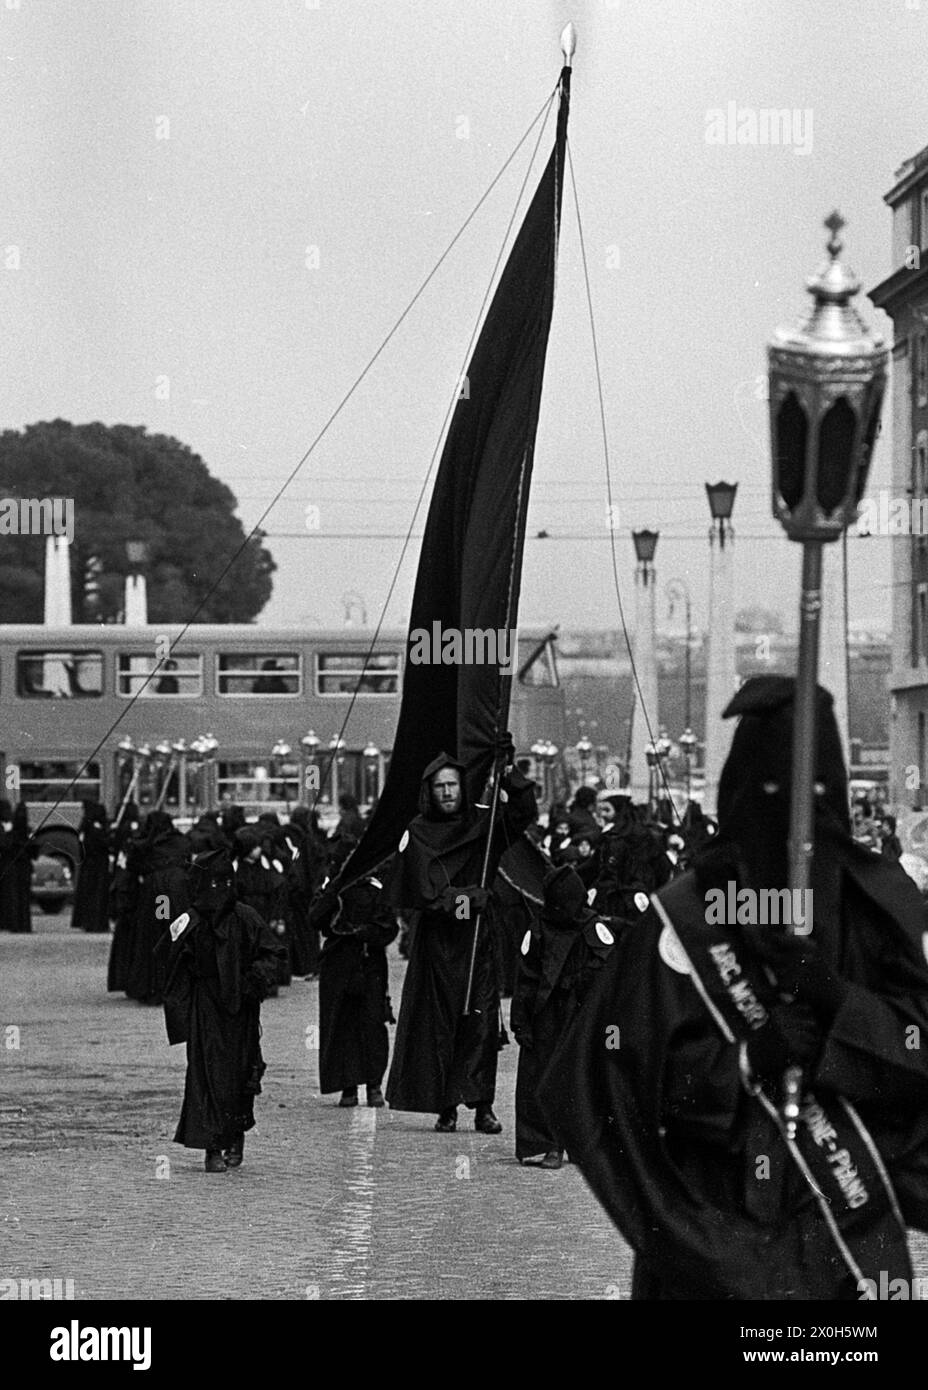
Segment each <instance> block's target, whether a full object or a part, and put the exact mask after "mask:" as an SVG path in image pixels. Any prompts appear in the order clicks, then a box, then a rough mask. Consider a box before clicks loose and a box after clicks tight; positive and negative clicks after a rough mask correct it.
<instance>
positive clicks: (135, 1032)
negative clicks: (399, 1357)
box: [0, 917, 630, 1300]
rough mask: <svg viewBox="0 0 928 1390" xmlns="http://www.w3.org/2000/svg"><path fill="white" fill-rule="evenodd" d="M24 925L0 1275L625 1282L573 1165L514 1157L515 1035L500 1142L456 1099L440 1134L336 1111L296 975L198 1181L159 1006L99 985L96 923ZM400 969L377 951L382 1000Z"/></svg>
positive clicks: (508, 1287)
mask: <svg viewBox="0 0 928 1390" xmlns="http://www.w3.org/2000/svg"><path fill="white" fill-rule="evenodd" d="M35 920H36V927H37V930H36V931H35V932H34V933H33V935H32V936H10V935H7V934H3V935H0V1067H2V1072H0V1155H2V1158H0V1175H2V1177H0V1250H2V1255H0V1278H15V1279H51V1280H54V1279H58V1280H61V1281H62V1285H61V1287H62V1288H63V1289H65V1290H66V1291H68V1292H70V1293H71V1294H72V1296H73V1297H75V1298H87V1299H112V1298H130V1299H149V1298H166V1299H189V1298H204V1299H206V1298H209V1299H213V1298H215V1299H307V1298H309V1299H317V1298H318V1299H384V1300H389V1299H429V1298H437V1299H558V1298H589V1299H603V1298H625V1297H627V1296H628V1289H629V1276H630V1253H629V1250H628V1248H627V1246H626V1245H625V1243H624V1242H623V1241H622V1239H621V1237H620V1236H619V1234H618V1232H617V1231H616V1230H615V1228H614V1227H613V1226H612V1224H611V1222H610V1221H609V1220H608V1218H607V1217H606V1216H605V1215H604V1213H603V1212H602V1210H601V1208H600V1207H599V1205H598V1203H597V1202H596V1200H595V1199H594V1197H593V1196H592V1194H591V1193H590V1191H589V1189H588V1188H587V1187H586V1184H585V1183H584V1181H583V1179H582V1177H581V1176H580V1174H579V1172H577V1170H576V1169H574V1168H572V1167H571V1166H570V1165H567V1166H565V1167H564V1168H563V1169H561V1171H560V1172H542V1171H538V1170H531V1169H527V1168H523V1167H521V1166H520V1165H519V1164H518V1163H517V1161H516V1159H515V1156H514V1153H513V1129H514V1116H513V1092H514V1086H515V1067H516V1058H517V1049H516V1047H515V1046H514V1045H511V1046H509V1047H507V1048H505V1049H504V1050H503V1052H502V1053H501V1055H500V1076H499V1087H498V1103H497V1107H496V1108H497V1112H498V1114H499V1116H500V1119H501V1120H502V1122H503V1125H504V1130H503V1133H502V1135H499V1136H488V1135H482V1134H477V1133H476V1132H475V1131H474V1129H473V1113H472V1112H471V1111H466V1110H464V1109H462V1110H461V1111H460V1112H459V1131H458V1133H456V1134H435V1133H434V1132H433V1130H432V1125H433V1123H434V1117H433V1116H427V1115H410V1114H404V1113H400V1112H397V1111H391V1110H389V1109H383V1110H372V1109H369V1108H368V1107H367V1106H366V1105H365V1104H364V1100H365V1093H364V1090H363V1088H362V1090H361V1104H360V1105H359V1106H358V1108H357V1109H351V1110H342V1109H340V1108H339V1107H338V1105H337V1103H336V1102H337V1100H338V1097H337V1096H321V1095H320V1094H319V1089H318V1071H317V1062H318V1050H317V1044H318V1007H317V1006H318V990H317V986H316V985H315V984H314V983H307V982H304V981H298V980H295V981H294V983H293V985H292V986H291V987H290V988H289V989H287V990H282V991H281V995H280V997H279V998H277V999H272V1000H269V1001H267V1002H266V1003H265V1004H264V1005H263V1007H262V1027H263V1037H262V1049H263V1052H264V1056H265V1060H266V1062H267V1064H268V1070H267V1072H266V1074H265V1077H264V1082H263V1086H264V1090H263V1093H262V1095H261V1096H259V1097H258V1100H257V1104H256V1110H255V1114H256V1119H257V1124H256V1127H255V1129H254V1130H252V1131H251V1132H250V1133H249V1134H248V1135H247V1136H246V1140H245V1162H244V1165H243V1167H242V1168H241V1169H240V1170H238V1171H230V1172H228V1173H226V1174H220V1175H211V1174H207V1173H206V1172H205V1171H204V1169H203V1154H202V1153H201V1152H199V1151H197V1150H192V1149H185V1148H182V1147H181V1146H180V1145H176V1144H174V1143H172V1135H173V1133H174V1128H175V1126H176V1123H177V1118H178V1114H179V1112H180V1103H181V1098H182V1094H183V1079H184V1066H185V1049H184V1048H183V1046H180V1047H173V1048H172V1047H169V1046H168V1043H167V1039H166V1036H165V1031H164V1022H163V1015H162V1012H161V1010H160V1009H155V1008H146V1007H144V1006H142V1005H139V1004H137V1003H135V1002H133V1001H130V1000H127V999H125V998H124V996H122V995H107V993H106V989H105V980H106V963H107V956H108V952H109V943H110V938H109V937H108V936H92V935H86V934H84V933H83V932H73V931H70V930H69V929H68V928H67V927H66V926H65V922H66V920H67V919H66V918H64V917H59V918H57V919H56V918H42V917H37V918H36V919H35ZM405 968H406V967H405V963H404V962H403V961H401V960H400V959H399V957H397V956H395V955H393V954H392V953H391V993H392V997H393V999H394V1004H396V1002H397V1001H398V1000H399V997H400V994H401V989H402V977H403V973H404V971H405ZM11 1029H15V1030H18V1032H11V1031H10V1030H11ZM392 1031H393V1030H392V1029H391V1033H392ZM68 1280H70V1281H72V1282H71V1284H70V1285H68V1284H67V1282H66V1281H68Z"/></svg>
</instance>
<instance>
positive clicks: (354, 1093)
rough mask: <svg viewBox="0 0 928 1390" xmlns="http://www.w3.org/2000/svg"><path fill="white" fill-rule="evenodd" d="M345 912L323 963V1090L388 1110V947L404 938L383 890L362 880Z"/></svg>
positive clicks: (329, 927) (344, 902)
mask: <svg viewBox="0 0 928 1390" xmlns="http://www.w3.org/2000/svg"><path fill="white" fill-rule="evenodd" d="M338 903H339V906H338V910H337V912H335V914H334V915H333V916H332V918H331V920H330V921H329V922H328V923H327V924H326V925H325V926H324V927H323V934H324V936H325V938H326V941H325V946H324V947H323V951H322V957H321V960H320V962H319V1029H320V1037H319V1086H320V1090H322V1092H323V1093H324V1094H326V1093H329V1092H331V1091H341V1093H342V1095H341V1099H340V1101H339V1105H341V1106H345V1107H348V1106H354V1105H357V1103H358V1087H359V1085H364V1086H365V1087H366V1090H367V1103H368V1105H370V1106H373V1107H375V1108H379V1107H380V1106H382V1105H383V1104H384V1098H383V1091H382V1090H381V1086H382V1083H383V1077H384V1072H385V1071H386V1070H387V1057H388V1054H389V1048H390V1039H389V1034H388V1032H387V1024H388V1023H393V1022H395V1020H394V1018H393V1013H392V1010H391V1007H390V997H389V994H388V993H387V990H388V967H387V947H388V946H389V944H390V942H391V941H393V940H395V938H396V935H397V932H398V931H399V924H398V923H397V921H396V915H395V913H393V912H392V911H391V910H390V908H389V907H388V906H387V904H386V903H385V902H384V901H383V884H382V882H381V880H380V879H378V878H374V877H368V878H362V879H360V880H359V881H358V882H357V883H352V884H351V885H350V886H349V887H347V888H345V889H343V891H342V892H341V893H340V894H339V898H338Z"/></svg>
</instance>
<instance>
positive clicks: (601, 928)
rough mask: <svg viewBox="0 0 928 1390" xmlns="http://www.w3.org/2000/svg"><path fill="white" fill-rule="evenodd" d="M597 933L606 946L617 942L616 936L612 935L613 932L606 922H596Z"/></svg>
mask: <svg viewBox="0 0 928 1390" xmlns="http://www.w3.org/2000/svg"><path fill="white" fill-rule="evenodd" d="M596 935H597V936H598V937H599V939H600V941H601V942H602V943H603V945H604V946H612V945H613V943H614V942H615V937H614V936H613V935H612V932H611V931H610V930H609V928H608V927H607V926H606V924H605V922H597V923H596Z"/></svg>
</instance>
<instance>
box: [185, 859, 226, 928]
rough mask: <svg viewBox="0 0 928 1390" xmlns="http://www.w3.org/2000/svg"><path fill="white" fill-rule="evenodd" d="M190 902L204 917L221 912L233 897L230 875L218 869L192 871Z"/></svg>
mask: <svg viewBox="0 0 928 1390" xmlns="http://www.w3.org/2000/svg"><path fill="white" fill-rule="evenodd" d="M190 890H191V901H192V903H193V905H194V907H195V908H196V909H197V911H198V912H202V913H203V916H204V917H212V916H215V915H216V914H217V913H219V912H221V911H222V910H223V908H224V907H225V906H226V904H227V903H228V902H230V901H231V899H232V898H233V896H234V893H235V887H234V884H233V880H232V874H231V872H230V871H228V870H227V869H223V868H219V869H216V870H214V871H212V872H211V871H210V870H208V869H201V870H199V871H197V870H194V871H193V872H192V873H191V875H190Z"/></svg>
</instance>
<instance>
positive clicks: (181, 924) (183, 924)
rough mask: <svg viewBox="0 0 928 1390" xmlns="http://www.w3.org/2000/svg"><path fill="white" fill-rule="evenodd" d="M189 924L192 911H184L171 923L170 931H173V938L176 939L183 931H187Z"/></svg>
mask: <svg viewBox="0 0 928 1390" xmlns="http://www.w3.org/2000/svg"><path fill="white" fill-rule="evenodd" d="M189 926H190V913H189V912H182V913H181V914H180V916H179V917H178V918H176V919H175V920H174V921H173V922H172V923H171V925H170V928H169V931H170V933H171V940H172V941H176V940H177V938H178V937H179V936H180V934H181V932H184V931H186V930H187V928H188V927H189Z"/></svg>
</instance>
